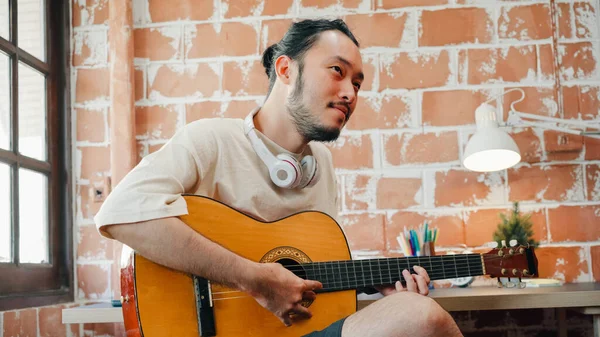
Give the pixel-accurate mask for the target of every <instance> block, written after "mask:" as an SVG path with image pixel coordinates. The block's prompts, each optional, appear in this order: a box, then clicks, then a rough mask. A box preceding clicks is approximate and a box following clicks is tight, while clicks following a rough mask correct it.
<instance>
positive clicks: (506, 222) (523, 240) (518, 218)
mask: <svg viewBox="0 0 600 337" xmlns="http://www.w3.org/2000/svg"><path fill="white" fill-rule="evenodd" d="M499 216H500V219H501V220H502V222H500V223H499V224H498V227H497V228H496V231H495V232H494V236H493V238H494V241H495V242H497V243H498V247H503V246H504V245H506V246H509V243H510V242H511V241H512V240H516V242H517V245H525V246H526V245H527V244H529V245H530V246H533V247H536V246H537V245H538V244H539V243H538V242H536V241H535V240H534V239H533V222H532V221H531V213H528V214H521V211H520V209H519V202H518V201H515V202H513V209H512V211H511V213H510V214H509V215H508V216H507V215H506V214H505V213H500V214H499ZM513 242H514V241H513ZM502 285H503V286H506V287H514V286H515V285H517V284H515V282H514V279H513V280H511V279H510V278H508V277H501V278H499V284H498V286H502ZM519 286H524V284H519Z"/></svg>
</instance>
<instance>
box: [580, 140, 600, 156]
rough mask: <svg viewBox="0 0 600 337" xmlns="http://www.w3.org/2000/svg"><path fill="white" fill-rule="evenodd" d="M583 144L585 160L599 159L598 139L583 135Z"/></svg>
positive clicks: (599, 143) (599, 145)
mask: <svg viewBox="0 0 600 337" xmlns="http://www.w3.org/2000/svg"><path fill="white" fill-rule="evenodd" d="M583 141H584V144H585V160H599V159H600V139H598V138H592V137H585V138H583Z"/></svg>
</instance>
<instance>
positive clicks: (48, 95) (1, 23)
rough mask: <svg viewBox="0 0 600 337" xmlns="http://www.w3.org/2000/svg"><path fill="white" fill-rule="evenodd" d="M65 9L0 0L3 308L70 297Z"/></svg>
mask: <svg viewBox="0 0 600 337" xmlns="http://www.w3.org/2000/svg"><path fill="white" fill-rule="evenodd" d="M68 13H69V10H68V2H66V1H47V0H0V311H2V310H8V309H17V308H23V307H29V306H40V305H48V304H53V303H59V302H65V301H70V300H72V299H73V290H72V288H73V287H72V286H71V283H72V279H73V278H72V273H73V272H72V270H73V268H72V257H71V252H72V248H71V237H72V235H71V231H72V225H71V223H72V217H71V211H70V206H69V205H70V202H69V200H70V186H71V185H70V183H69V180H68V177H67V175H66V172H70V171H71V170H70V166H69V163H70V156H69V149H70V141H71V140H70V136H69V134H70V133H69V128H68V125H69V123H68V122H69V119H70V118H69V112H68V104H67V103H68V100H67V97H68V95H66V94H67V92H65V88H67V83H68V76H67V71H66V69H67V62H68V55H69V54H68V52H67V50H68V49H67V48H68V45H69V43H68V41H69V40H68V31H69V28H68V25H67V22H68Z"/></svg>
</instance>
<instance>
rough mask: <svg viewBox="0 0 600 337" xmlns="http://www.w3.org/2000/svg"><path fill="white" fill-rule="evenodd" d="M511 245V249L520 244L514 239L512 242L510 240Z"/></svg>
mask: <svg viewBox="0 0 600 337" xmlns="http://www.w3.org/2000/svg"><path fill="white" fill-rule="evenodd" d="M509 244H510V246H511V247H515V246H516V245H517V244H519V243H518V242H517V240H515V239H512V240H510V242H509Z"/></svg>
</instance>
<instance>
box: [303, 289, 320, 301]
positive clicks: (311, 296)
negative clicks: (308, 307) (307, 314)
mask: <svg viewBox="0 0 600 337" xmlns="http://www.w3.org/2000/svg"><path fill="white" fill-rule="evenodd" d="M316 298H317V294H315V292H314V291H305V292H304V293H303V294H302V299H303V300H309V301H314V300H315V299H316Z"/></svg>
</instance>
